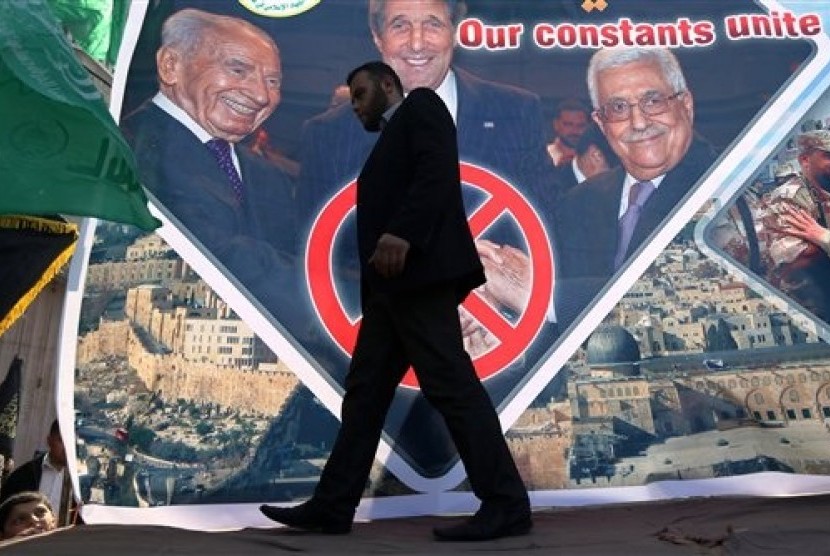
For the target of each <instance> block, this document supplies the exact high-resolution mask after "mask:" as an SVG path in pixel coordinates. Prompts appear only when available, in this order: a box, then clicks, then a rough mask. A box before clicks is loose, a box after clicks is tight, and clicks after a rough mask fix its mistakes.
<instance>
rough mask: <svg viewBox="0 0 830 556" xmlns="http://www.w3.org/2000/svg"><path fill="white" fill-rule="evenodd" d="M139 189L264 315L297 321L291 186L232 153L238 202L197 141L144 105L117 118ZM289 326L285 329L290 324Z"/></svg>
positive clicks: (249, 157)
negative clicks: (240, 193) (239, 185)
mask: <svg viewBox="0 0 830 556" xmlns="http://www.w3.org/2000/svg"><path fill="white" fill-rule="evenodd" d="M121 129H122V131H123V132H124V135H125V137H126V138H127V141H128V142H129V143H130V145H131V146H132V148H133V150H134V152H135V155H136V159H137V163H138V170H139V174H140V176H141V180H142V183H143V184H144V186H145V187H146V188H147V190H148V191H149V192H150V193H151V194H152V195H153V197H155V199H157V200H158V202H159V203H160V204H161V205H162V207H163V209H165V210H166V211H167V212H168V214H169V215H171V216H172V217H173V219H174V222H175V221H178V222H179V223H180V224H181V226H183V227H184V228H185V229H186V230H188V231H189V232H190V233H191V234H192V238H194V239H195V241H196V242H197V245H198V244H201V245H203V246H204V248H205V249H206V250H207V251H208V253H209V254H210V255H212V256H213V257H215V259H216V260H218V262H219V263H220V264H222V265H223V266H224V267H226V268H227V269H228V270H229V271H230V272H231V274H232V275H233V276H234V277H235V278H236V279H238V280H239V281H240V282H241V283H242V285H243V286H245V287H246V288H247V289H248V290H249V291H251V293H253V294H254V296H255V297H256V298H257V299H259V300H260V301H261V302H262V303H263V304H264V305H265V307H266V309H268V310H269V311H270V312H271V313H272V314H274V315H275V316H277V317H278V318H281V319H282V320H291V321H294V320H296V321H298V322H299V323H300V324H301V323H302V319H303V318H304V317H301V316H300V315H299V314H296V311H294V305H295V304H296V303H297V294H296V293H295V292H296V290H297V284H298V283H300V282H299V276H300V270H301V269H300V268H299V267H298V265H297V263H296V260H295V257H294V256H293V255H294V253H295V251H296V246H295V235H296V220H295V214H296V206H295V204H294V199H293V194H294V192H293V187H294V186H293V182H292V181H291V179H290V178H289V176H288V175H287V174H285V173H284V172H283V171H282V170H280V169H279V168H278V167H276V166H274V165H272V164H269V163H268V162H267V161H265V160H263V159H261V158H259V157H257V156H255V155H254V154H253V153H251V152H250V151H248V150H247V149H245V148H240V147H237V148H236V153H237V157H238V159H239V164H240V169H241V174H242V179H243V182H244V187H245V201H244V202H243V203H239V202H238V201H236V199H235V197H234V193H233V190H232V188H231V186H230V183H229V180H228V178H227V176H226V175H225V174H224V173H223V172H222V171H221V170H220V169H219V167H218V165H217V164H216V161H215V159H214V158H213V155H212V154H211V153H210V151H209V150H208V149H207V147H206V146H205V145H204V144H203V143H202V142H201V141H199V139H198V138H197V137H196V136H195V135H194V134H193V133H192V132H191V131H190V130H189V129H187V127H185V126H184V125H183V124H182V123H180V122H179V121H178V120H176V119H175V118H173V117H172V116H170V115H169V114H167V112H165V111H164V110H162V109H161V108H159V107H158V106H157V105H156V104H155V103H153V102H151V101H148V102H146V103H145V104H144V105H142V106H141V107H140V108H139V109H138V110H136V111H135V112H133V113H132V114H130V115H128V116H127V117H126V118H124V119H123V120H122V122H121ZM291 324H293V322H292V323H289V326H291Z"/></svg>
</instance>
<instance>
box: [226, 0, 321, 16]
mask: <svg viewBox="0 0 830 556" xmlns="http://www.w3.org/2000/svg"><path fill="white" fill-rule="evenodd" d="M239 3H240V4H242V6H243V7H245V8H247V9H249V10H251V11H252V12H254V13H255V14H257V15H264V16H265V17H292V16H295V15H299V14H301V13H303V12H306V11H308V10H310V9H311V8H313V7H314V6H316V5H317V4H319V3H320V0H239Z"/></svg>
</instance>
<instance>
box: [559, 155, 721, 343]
mask: <svg viewBox="0 0 830 556" xmlns="http://www.w3.org/2000/svg"><path fill="white" fill-rule="evenodd" d="M714 161H715V153H714V150H713V149H712V147H711V146H710V145H709V144H707V143H705V142H703V141H701V140H699V139H695V140H694V141H693V142H692V144H691V146H690V148H689V150H688V151H687V153H686V155H685V156H684V157H683V159H682V160H681V161H680V163H679V164H678V165H677V166H676V167H674V168H673V169H672V170H670V171H669V172H668V173H666V176H665V178H664V179H663V181H662V182H661V183H660V186H659V187H658V188H657V190H656V191H655V192H654V193H653V194H652V195H651V197H649V199H648V201H647V202H646V204H645V205H644V206H643V209H642V212H641V214H640V219H639V220H638V221H637V226H636V227H635V229H634V235H633V236H632V238H631V243H630V244H629V246H628V251H627V252H626V255H625V257H626V260H627V259H628V258H629V257H631V255H632V254H633V253H635V252H636V251H637V250H638V249H639V247H640V246H641V245H642V243H643V242H644V241H645V240H646V239H648V237H649V236H650V235H651V234H652V232H654V231H655V230H656V229H657V228H658V227H659V226H660V225H661V224H662V223H663V221H664V220H665V219H666V216H668V214H669V213H670V212H671V211H672V210H673V209H674V208H675V207H676V206H677V205H678V204H679V203H680V201H681V200H682V199H683V198H684V197H685V196H686V194H687V193H688V192H689V191H690V190H691V188H692V186H693V185H694V184H695V183H696V182H697V181H698V179H699V178H700V177H701V176H702V175H703V173H704V172H705V171H706V170H707V169H708V168H709V167H710V166H711V165H712V163H713V162H714ZM624 180H625V169H624V168H622V167H618V168H614V169H612V170H609V171H608V172H604V173H602V174H599V175H597V176H594V177H593V178H590V179H588V180H585V181H584V182H582V183H581V184H579V185H577V186H576V187H574V188H573V189H571V190H570V191H569V192H568V193H567V194H566V195H564V196H563V197H562V199H561V200H560V202H559V203H558V207H557V211H556V219H555V221H556V238H557V245H556V247H557V249H556V255H557V260H556V286H555V288H556V292H555V296H556V315H557V321H558V323H559V329H560V330H564V329H565V328H566V327H567V326H568V325H570V323H571V322H572V321H573V320H574V318H575V317H576V316H577V315H578V314H579V313H580V312H581V311H582V310H583V309H584V308H585V307H587V306H588V305H589V303H590V302H591V300H592V299H593V298H594V297H595V296H596V294H597V293H599V291H600V290H601V289H602V288H603V287H604V286H605V284H606V283H607V282H608V281H609V279H610V278H611V277H612V276H613V274H614V256H615V254H616V249H617V240H618V236H619V226H618V221H619V209H620V198H621V196H622V189H623V182H624Z"/></svg>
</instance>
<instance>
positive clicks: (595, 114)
mask: <svg viewBox="0 0 830 556" xmlns="http://www.w3.org/2000/svg"><path fill="white" fill-rule="evenodd" d="M591 119H592V120H594V123H595V124H597V126H598V127H599V130H600V131H601V132H602V134H603V135H605V122H604V121H603V120H602V118H600V116H599V111H598V110H594V111H593V112H591Z"/></svg>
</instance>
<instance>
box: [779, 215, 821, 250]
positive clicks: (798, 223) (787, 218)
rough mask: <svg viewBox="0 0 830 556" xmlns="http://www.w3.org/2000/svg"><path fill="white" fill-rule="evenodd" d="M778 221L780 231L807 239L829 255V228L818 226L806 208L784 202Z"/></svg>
mask: <svg viewBox="0 0 830 556" xmlns="http://www.w3.org/2000/svg"><path fill="white" fill-rule="evenodd" d="M780 222H781V228H780V229H781V232H783V233H785V234H787V235H790V236H794V237H797V238H800V239H803V240H804V241H809V242H810V243H812V244H813V245H815V246H816V247H819V248H821V249H822V250H823V251H824V252H825V253H828V254H829V255H830V230H828V229H827V228H824V227H822V226H820V225H819V223H818V222H816V219H815V218H813V217H812V216H811V215H810V213H808V212H807V211H806V210H804V209H802V208H800V207H795V206H793V205H790V204H785V205H784V206H783V211H782V213H781V216H780Z"/></svg>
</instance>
